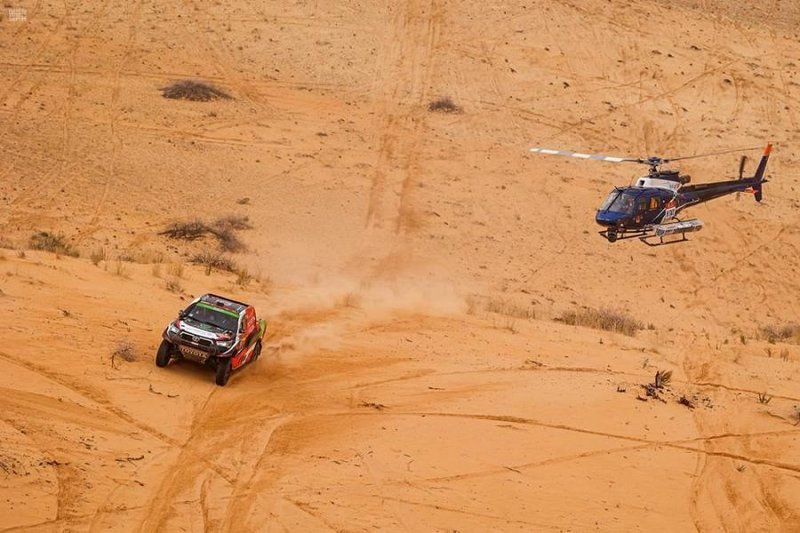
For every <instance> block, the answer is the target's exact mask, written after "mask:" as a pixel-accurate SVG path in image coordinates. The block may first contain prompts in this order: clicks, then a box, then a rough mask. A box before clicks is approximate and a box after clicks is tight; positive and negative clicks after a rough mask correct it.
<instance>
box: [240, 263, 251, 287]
mask: <svg viewBox="0 0 800 533" xmlns="http://www.w3.org/2000/svg"><path fill="white" fill-rule="evenodd" d="M251 281H253V275H252V274H250V272H248V271H247V269H245V268H241V269H239V270H237V271H236V285H238V286H239V287H241V288H242V289H244V288H245V287H247V286H248V285H250V282H251Z"/></svg>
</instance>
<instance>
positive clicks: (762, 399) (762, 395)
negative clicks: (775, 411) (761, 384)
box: [758, 392, 772, 405]
mask: <svg viewBox="0 0 800 533" xmlns="http://www.w3.org/2000/svg"><path fill="white" fill-rule="evenodd" d="M771 401H772V396H770V395H769V394H767V393H766V392H759V393H758V403H761V404H764V405H766V404H768V403H769V402H771Z"/></svg>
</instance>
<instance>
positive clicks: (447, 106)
mask: <svg viewBox="0 0 800 533" xmlns="http://www.w3.org/2000/svg"><path fill="white" fill-rule="evenodd" d="M428 111H433V112H437V113H461V112H462V111H463V109H462V108H461V106H459V105H456V103H455V102H453V99H452V98H450V97H449V96H442V97H440V98H437V99H436V100H434V101H432V102H431V103H429V104H428Z"/></svg>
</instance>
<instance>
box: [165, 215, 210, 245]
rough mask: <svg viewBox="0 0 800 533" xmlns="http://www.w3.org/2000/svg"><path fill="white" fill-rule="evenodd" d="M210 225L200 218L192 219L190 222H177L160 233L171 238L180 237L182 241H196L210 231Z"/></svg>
mask: <svg viewBox="0 0 800 533" xmlns="http://www.w3.org/2000/svg"><path fill="white" fill-rule="evenodd" d="M209 229H210V228H209V227H208V226H206V225H205V224H204V223H203V222H200V221H199V220H191V221H189V222H175V223H174V224H172V225H170V226H169V227H168V228H167V229H165V230H164V231H162V232H161V233H159V235H166V236H167V237H169V238H170V239H180V240H182V241H194V240H197V239H199V238H201V237H203V236H205V235H206V234H207V233H208V232H209Z"/></svg>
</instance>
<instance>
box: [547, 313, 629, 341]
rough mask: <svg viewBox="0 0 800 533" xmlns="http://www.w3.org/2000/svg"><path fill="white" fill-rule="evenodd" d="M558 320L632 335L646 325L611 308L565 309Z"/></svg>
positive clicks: (572, 324) (571, 324)
mask: <svg viewBox="0 0 800 533" xmlns="http://www.w3.org/2000/svg"><path fill="white" fill-rule="evenodd" d="M556 320H560V321H561V322H564V323H565V324H569V325H570V326H585V327H589V328H594V329H602V330H605V331H614V332H617V333H622V334H624V335H628V336H631V337H632V336H633V335H635V334H636V332H637V331H638V330H640V329H642V328H643V327H644V325H643V324H642V323H641V322H639V321H638V320H636V319H635V318H632V317H630V316H628V315H626V314H625V313H622V312H619V311H612V310H609V309H581V310H578V311H565V312H564V313H562V314H561V316H560V317H559V318H557V319H556Z"/></svg>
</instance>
